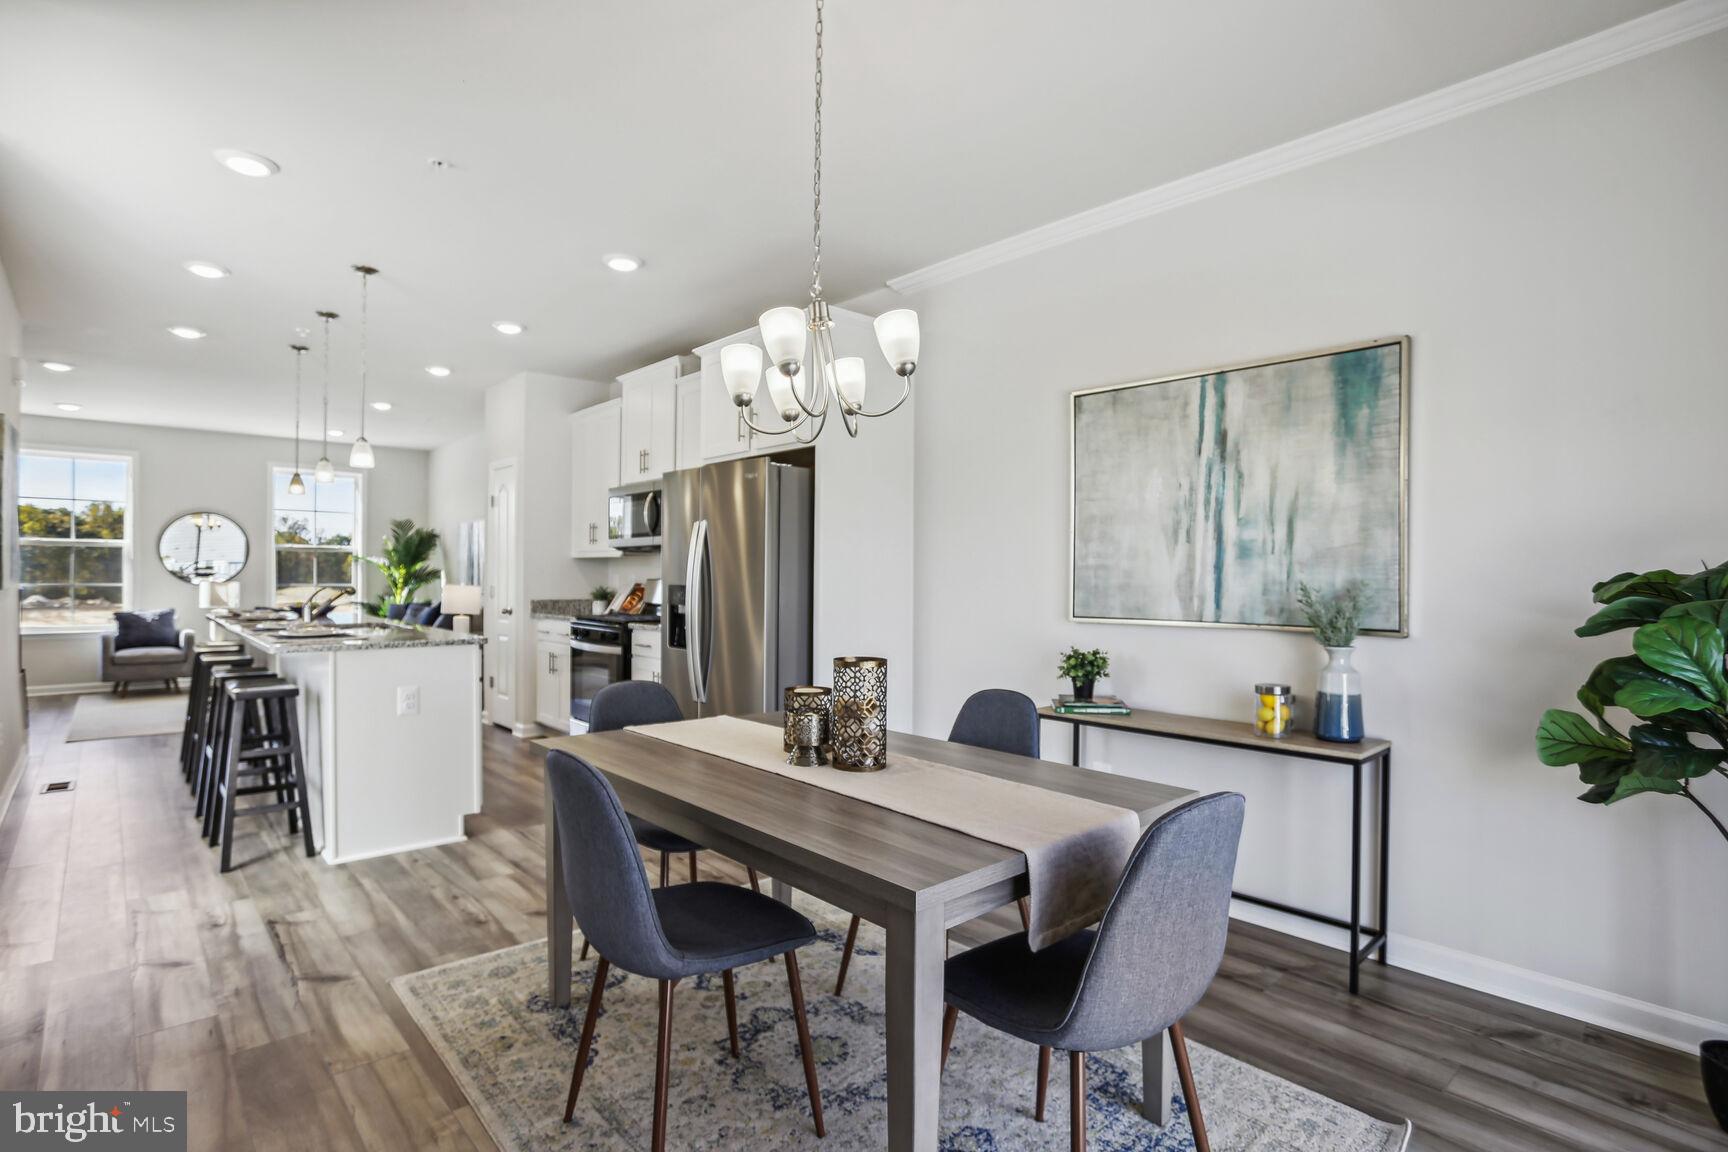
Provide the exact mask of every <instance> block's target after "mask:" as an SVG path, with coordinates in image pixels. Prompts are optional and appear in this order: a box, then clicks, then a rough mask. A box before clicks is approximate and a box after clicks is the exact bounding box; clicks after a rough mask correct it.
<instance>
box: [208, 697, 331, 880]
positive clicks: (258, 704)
mask: <svg viewBox="0 0 1728 1152" xmlns="http://www.w3.org/2000/svg"><path fill="white" fill-rule="evenodd" d="M222 694H223V696H224V700H223V705H224V706H223V709H222V711H223V714H224V720H223V729H224V732H225V734H226V737H227V738H226V740H225V742H224V746H223V750H222V753H221V761H220V765H221V767H220V771H219V772H218V774H217V776H216V783H215V788H214V791H213V794H212V797H211V807H212V810H213V811H219V812H220V813H221V817H220V824H219V825H218V827H217V830H216V832H217V835H219V836H220V839H221V843H222V871H224V872H227V871H229V870H230V869H231V868H232V867H233V864H232V856H233V852H234V819H235V817H237V816H263V815H265V814H266V813H269V812H287V813H288V831H289V833H290V834H292V833H294V832H296V831H298V832H300V833H301V834H302V836H304V838H305V841H306V855H308V856H316V855H317V854H318V848H317V846H316V845H315V844H314V843H313V842H312V811H311V808H310V807H309V805H308V804H307V802H306V788H305V773H306V761H305V757H304V755H303V751H302V748H301V744H300V717H299V714H298V711H297V709H296V707H295V704H296V702H297V700H298V698H299V696H300V689H299V687H298V686H296V685H294V684H290V683H288V681H286V680H280V679H276V678H275V677H244V676H235V677H230V678H228V679H227V681H226V682H225V683H224V684H223V685H222ZM248 713H252V716H251V719H250V722H251V723H253V724H256V725H257V728H256V732H255V734H254V735H253V736H252V737H250V738H248V736H247V734H246V729H247V726H248ZM260 777H262V783H256V784H252V783H247V781H248V780H256V779H259V778H260ZM263 793H274V794H275V797H276V799H275V801H274V802H273V803H266V804H252V805H248V806H246V807H241V806H240V805H239V804H238V803H237V801H238V800H239V799H240V797H242V796H255V795H260V794H263ZM216 842H217V841H216V836H213V837H212V838H211V841H210V843H211V844H215V843H216Z"/></svg>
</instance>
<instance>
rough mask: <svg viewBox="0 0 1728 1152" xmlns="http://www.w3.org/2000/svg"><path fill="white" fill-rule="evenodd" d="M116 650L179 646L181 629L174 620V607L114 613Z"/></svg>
mask: <svg viewBox="0 0 1728 1152" xmlns="http://www.w3.org/2000/svg"><path fill="white" fill-rule="evenodd" d="M114 626H115V629H116V632H115V635H114V651H116V652H120V651H124V650H125V649H127V648H177V647H179V646H180V629H179V626H178V625H176V624H175V622H174V609H172V608H163V609H160V610H158V611H155V612H116V613H114Z"/></svg>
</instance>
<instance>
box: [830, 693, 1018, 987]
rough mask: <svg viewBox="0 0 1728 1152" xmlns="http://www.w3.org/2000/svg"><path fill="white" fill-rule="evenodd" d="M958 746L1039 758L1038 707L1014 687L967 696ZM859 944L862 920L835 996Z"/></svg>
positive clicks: (851, 929) (849, 937)
mask: <svg viewBox="0 0 1728 1152" xmlns="http://www.w3.org/2000/svg"><path fill="white" fill-rule="evenodd" d="M948 739H949V741H950V742H951V743H954V744H970V745H971V746H972V747H974V748H988V749H990V750H991V751H993V752H1007V753H1008V754H1009V755H1012V756H1030V757H1032V759H1034V760H1036V759H1037V758H1038V705H1036V704H1034V703H1033V702H1032V698H1031V697H1030V696H1028V695H1026V694H1025V693H1024V692H1015V691H1014V690H1013V689H1011V688H985V689H984V690H983V691H980V692H974V693H972V695H970V696H968V697H966V703H964V704H962V705H960V714H959V715H958V716H956V717H954V727H952V728H950V729H949V730H948ZM1019 908H1020V927H1022V928H1028V927H1030V926H1031V921H1032V917H1031V913H1030V912H1028V911H1027V909H1026V900H1025V898H1024V897H1022V898H1021V899H1020V901H1019ZM857 942H858V917H856V916H854V917H852V923H851V924H850V925H849V926H848V927H847V929H846V947H845V948H843V949H841V951H840V975H839V976H837V977H835V978H834V995H836V996H838V995H840V994H841V993H842V992H844V991H845V990H846V972H847V970H848V969H850V968H851V967H852V946H853V945H854V944H856V943H857Z"/></svg>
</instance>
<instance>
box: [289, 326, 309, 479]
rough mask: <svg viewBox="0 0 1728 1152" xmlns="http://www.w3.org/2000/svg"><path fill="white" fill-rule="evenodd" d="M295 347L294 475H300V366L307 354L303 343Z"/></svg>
mask: <svg viewBox="0 0 1728 1152" xmlns="http://www.w3.org/2000/svg"><path fill="white" fill-rule="evenodd" d="M292 347H293V349H294V475H296V476H298V475H300V366H301V363H302V361H303V360H304V358H305V356H306V347H305V345H303V344H295V345H292Z"/></svg>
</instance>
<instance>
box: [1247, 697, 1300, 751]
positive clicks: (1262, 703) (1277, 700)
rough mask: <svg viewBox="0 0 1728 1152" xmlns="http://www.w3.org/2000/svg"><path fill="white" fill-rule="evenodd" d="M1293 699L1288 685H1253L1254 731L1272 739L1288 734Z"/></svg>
mask: <svg viewBox="0 0 1728 1152" xmlns="http://www.w3.org/2000/svg"><path fill="white" fill-rule="evenodd" d="M1295 699H1296V695H1295V693H1293V692H1291V691H1290V685H1288V684H1256V685H1254V731H1255V732H1257V733H1259V734H1260V735H1262V736H1271V737H1273V738H1274V739H1276V738H1277V737H1280V736H1283V735H1285V734H1286V733H1288V732H1289V731H1290V722H1291V712H1290V706H1291V704H1292V703H1293V702H1294V701H1295Z"/></svg>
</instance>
